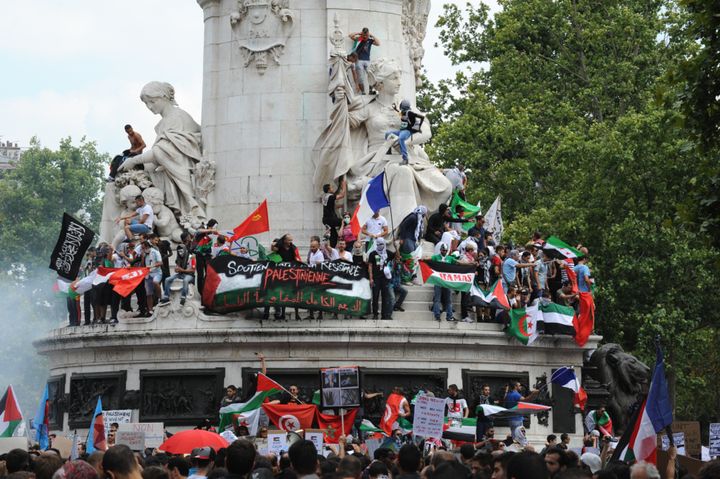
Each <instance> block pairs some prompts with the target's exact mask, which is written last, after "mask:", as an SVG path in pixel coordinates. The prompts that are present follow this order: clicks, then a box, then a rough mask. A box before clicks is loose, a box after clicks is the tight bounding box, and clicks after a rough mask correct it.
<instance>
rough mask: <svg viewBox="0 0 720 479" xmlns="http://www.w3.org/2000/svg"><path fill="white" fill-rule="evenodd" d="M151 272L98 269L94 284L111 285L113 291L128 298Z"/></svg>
mask: <svg viewBox="0 0 720 479" xmlns="http://www.w3.org/2000/svg"><path fill="white" fill-rule="evenodd" d="M149 272H150V268H103V267H100V268H98V269H97V276H95V279H94V280H93V284H102V283H110V284H111V285H112V286H113V291H115V292H116V293H117V294H119V295H120V296H122V297H123V298H125V297H127V295H129V294H130V293H132V292H133V291H135V288H137V286H138V285H139V284H140V282H141V281H142V280H143V279H145V276H147V275H148V273H149Z"/></svg>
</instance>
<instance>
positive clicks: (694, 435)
mask: <svg viewBox="0 0 720 479" xmlns="http://www.w3.org/2000/svg"><path fill="white" fill-rule="evenodd" d="M672 431H673V433H676V432H682V433H684V434H685V451H686V452H687V455H688V456H693V457H700V452H701V450H700V447H701V446H702V443H701V442H700V423H699V422H698V421H675V422H673V423H672Z"/></svg>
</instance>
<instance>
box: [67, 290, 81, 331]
mask: <svg viewBox="0 0 720 479" xmlns="http://www.w3.org/2000/svg"><path fill="white" fill-rule="evenodd" d="M66 303H67V310H68V321H69V323H70V326H80V299H79V298H70V297H68V298H66Z"/></svg>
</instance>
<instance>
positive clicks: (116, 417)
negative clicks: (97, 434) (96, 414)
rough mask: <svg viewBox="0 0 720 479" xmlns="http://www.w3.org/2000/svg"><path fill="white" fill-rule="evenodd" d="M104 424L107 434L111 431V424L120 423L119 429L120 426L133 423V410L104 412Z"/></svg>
mask: <svg viewBox="0 0 720 479" xmlns="http://www.w3.org/2000/svg"><path fill="white" fill-rule="evenodd" d="M103 422H104V423H105V432H107V431H109V430H110V424H112V423H114V422H116V423H118V427H119V426H120V424H127V423H129V422H132V409H114V410H111V411H103Z"/></svg>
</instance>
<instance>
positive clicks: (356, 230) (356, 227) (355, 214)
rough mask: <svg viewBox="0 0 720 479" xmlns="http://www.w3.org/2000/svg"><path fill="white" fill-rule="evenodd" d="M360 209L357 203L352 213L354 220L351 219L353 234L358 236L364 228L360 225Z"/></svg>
mask: <svg viewBox="0 0 720 479" xmlns="http://www.w3.org/2000/svg"><path fill="white" fill-rule="evenodd" d="M359 209H360V205H357V207H355V211H354V212H353V215H352V220H351V221H350V231H352V234H353V235H354V236H355V237H356V238H358V237H359V236H360V230H361V229H362V226H361V225H360V220H359V219H358V210H359Z"/></svg>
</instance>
